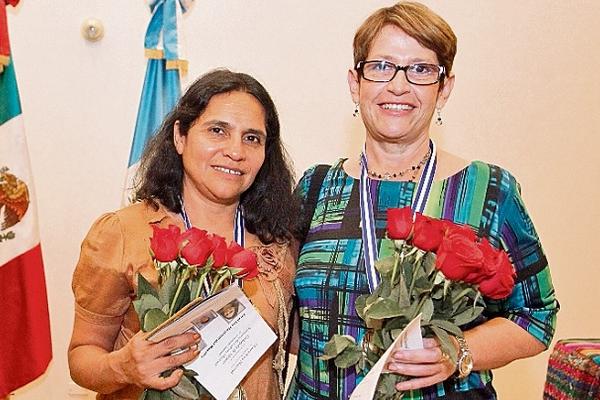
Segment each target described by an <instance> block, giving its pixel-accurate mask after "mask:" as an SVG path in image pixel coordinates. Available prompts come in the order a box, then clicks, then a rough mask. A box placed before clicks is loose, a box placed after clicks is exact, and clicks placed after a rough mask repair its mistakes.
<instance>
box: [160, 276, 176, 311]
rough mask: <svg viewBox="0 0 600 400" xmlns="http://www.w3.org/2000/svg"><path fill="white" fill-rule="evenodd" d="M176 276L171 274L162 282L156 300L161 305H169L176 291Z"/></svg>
mask: <svg viewBox="0 0 600 400" xmlns="http://www.w3.org/2000/svg"><path fill="white" fill-rule="evenodd" d="M176 280H177V274H171V276H169V278H168V279H167V280H166V281H165V282H163V284H162V286H161V287H160V290H159V292H158V298H159V299H160V302H161V303H162V304H171V302H172V301H173V297H175V292H176V291H177V282H176Z"/></svg>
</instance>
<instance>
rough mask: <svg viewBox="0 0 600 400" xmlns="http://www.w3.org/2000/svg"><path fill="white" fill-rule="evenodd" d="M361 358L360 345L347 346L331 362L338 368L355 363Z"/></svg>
mask: <svg viewBox="0 0 600 400" xmlns="http://www.w3.org/2000/svg"><path fill="white" fill-rule="evenodd" d="M362 358H363V353H362V349H361V348H360V346H357V345H352V346H348V347H346V348H345V349H344V351H342V353H341V354H340V355H339V356H337V357H336V358H335V359H334V360H333V362H334V363H335V366H336V367H338V368H348V367H351V366H353V365H355V364H357V363H358V362H359V361H360V360H361V359H362Z"/></svg>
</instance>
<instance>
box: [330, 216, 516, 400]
mask: <svg viewBox="0 0 600 400" xmlns="http://www.w3.org/2000/svg"><path fill="white" fill-rule="evenodd" d="M387 235H388V238H389V239H392V240H393V242H390V245H391V244H392V243H393V249H392V255H391V256H389V257H384V258H381V259H380V260H378V261H377V263H376V268H377V270H378V272H379V275H380V278H381V279H380V280H381V282H380V284H379V286H378V287H377V288H376V289H375V290H374V291H373V293H371V294H369V295H363V296H360V297H359V298H358V299H357V300H356V304H355V305H356V311H357V313H358V315H359V316H360V317H361V318H362V319H363V320H364V321H365V324H366V326H367V328H368V329H369V331H368V334H367V335H365V338H366V340H363V343H361V344H358V343H356V340H355V339H354V338H352V337H350V336H346V335H334V337H333V338H332V339H331V340H330V341H329V342H328V343H327V344H326V345H325V349H324V355H323V356H322V357H321V358H322V359H324V360H329V359H333V360H334V363H335V365H336V366H337V367H339V368H348V367H350V366H355V367H356V369H357V371H360V370H363V369H365V368H367V367H368V368H370V367H372V366H373V365H374V364H375V363H376V362H377V360H378V359H379V358H380V356H381V355H382V354H383V353H384V352H385V351H386V349H387V348H388V347H389V346H390V345H391V344H392V343H393V341H394V340H395V339H396V337H397V336H398V335H399V334H400V332H401V331H402V329H404V328H405V327H406V325H407V324H408V323H409V322H410V321H412V320H413V319H414V318H415V317H416V316H417V315H419V313H420V314H421V327H422V333H423V335H424V336H425V337H435V338H437V340H438V342H439V343H440V345H441V347H442V350H443V351H444V353H445V354H447V355H448V356H449V357H450V358H451V359H452V360H453V361H454V362H456V359H457V356H458V354H457V350H456V348H455V346H454V344H453V342H452V339H451V337H450V335H454V336H463V334H462V331H461V329H460V326H464V325H466V324H468V323H470V322H472V321H474V320H475V319H476V318H478V317H479V316H480V315H481V313H482V312H483V310H484V307H485V300H484V297H486V298H489V299H502V298H505V297H507V296H508V295H509V294H510V293H511V292H512V289H513V286H514V279H515V272H514V268H513V266H512V264H511V262H510V260H509V258H508V256H507V254H506V253H505V252H504V251H502V250H498V249H496V248H494V247H493V246H492V245H491V244H490V243H489V242H488V241H487V240H486V239H479V238H478V237H477V236H476V234H475V232H474V231H473V230H472V229H470V228H469V227H467V226H463V225H458V224H454V223H452V222H449V221H444V220H439V219H433V218H428V217H426V216H424V215H421V214H419V213H417V214H416V217H415V219H414V221H413V212H412V210H411V209H410V207H405V208H401V209H389V210H388V225H387ZM482 295H483V296H482ZM403 379H405V378H404V377H403V376H401V375H397V374H391V373H384V374H382V376H381V377H380V380H379V383H378V386H377V391H376V394H375V398H378V399H382V398H392V397H393V396H395V395H396V394H397V391H396V389H395V384H396V383H397V382H400V381H401V380H403Z"/></svg>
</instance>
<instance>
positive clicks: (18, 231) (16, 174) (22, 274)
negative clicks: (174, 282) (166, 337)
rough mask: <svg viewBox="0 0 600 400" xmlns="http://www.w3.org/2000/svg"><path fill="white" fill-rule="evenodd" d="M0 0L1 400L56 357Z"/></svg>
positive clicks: (3, 6)
mask: <svg viewBox="0 0 600 400" xmlns="http://www.w3.org/2000/svg"><path fill="white" fill-rule="evenodd" d="M17 3H18V0H0V69H1V72H0V321H1V322H0V398H4V397H6V396H7V395H8V394H10V392H12V391H13V390H15V389H18V388H19V387H21V386H24V385H26V384H27V383H29V382H31V381H32V380H34V379H35V378H37V377H38V376H40V375H42V374H43V373H44V371H45V370H46V368H47V367H48V363H49V362H50V360H51V358H52V346H51V341H50V321H49V315H48V301H47V295H46V283H45V278H44V265H43V262H42V253H41V248H40V237H39V229H38V221H37V210H36V201H35V193H34V189H33V180H32V177H31V168H30V164H29V154H28V149H27V141H26V139H25V131H24V129H23V119H22V115H21V102H20V100H19V90H18V87H17V80H16V76H15V70H14V65H13V62H12V59H11V57H10V48H9V42H8V29H7V24H6V5H7V4H10V5H16V4H17Z"/></svg>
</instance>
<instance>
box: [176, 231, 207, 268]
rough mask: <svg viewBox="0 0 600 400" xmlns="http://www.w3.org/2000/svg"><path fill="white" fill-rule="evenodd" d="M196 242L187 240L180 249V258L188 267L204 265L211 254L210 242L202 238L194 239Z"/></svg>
mask: <svg viewBox="0 0 600 400" xmlns="http://www.w3.org/2000/svg"><path fill="white" fill-rule="evenodd" d="M195 239H197V240H194V241H192V240H189V241H188V242H187V243H186V244H184V247H183V248H182V249H181V256H182V257H183V258H185V260H186V261H187V262H188V264H190V265H200V266H201V265H204V264H206V260H208V257H209V256H210V254H211V252H212V241H211V240H210V239H209V238H208V237H206V236H204V237H202V238H199V237H196V238H195Z"/></svg>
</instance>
